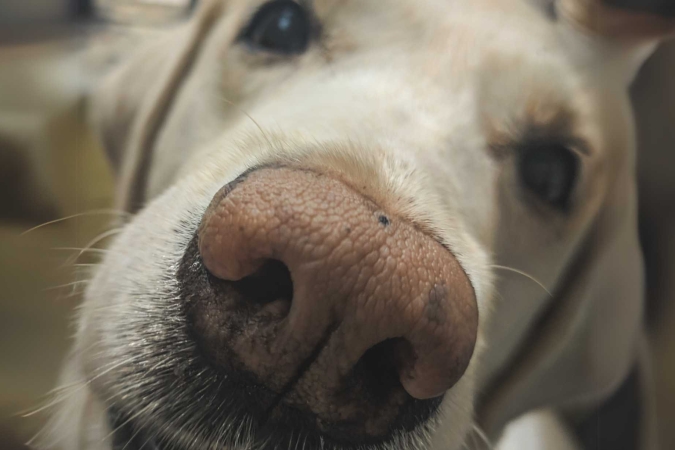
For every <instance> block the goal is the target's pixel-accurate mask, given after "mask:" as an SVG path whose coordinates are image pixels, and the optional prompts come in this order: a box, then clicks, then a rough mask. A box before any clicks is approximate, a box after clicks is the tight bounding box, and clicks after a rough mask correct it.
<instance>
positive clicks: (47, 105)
mask: <svg viewBox="0 0 675 450" xmlns="http://www.w3.org/2000/svg"><path fill="white" fill-rule="evenodd" d="M83 51H84V47H83V46H82V42H81V36H80V35H79V33H78V34H76V35H75V36H73V37H69V38H65V39H63V38H62V39H60V40H58V41H56V42H48V43H40V44H30V45H19V46H15V45H14V46H11V47H6V46H0V286H1V287H2V289H1V290H0V358H1V359H0V360H1V361H2V363H0V449H1V450H14V449H19V448H24V447H23V445H22V444H23V443H24V442H26V441H27V440H28V439H29V438H30V437H31V436H32V435H33V434H34V433H35V431H36V429H37V428H38V426H39V425H40V424H41V423H42V421H43V420H44V416H43V415H36V416H31V417H27V418H24V417H22V413H23V412H25V411H27V410H29V409H35V408H36V407H38V406H40V405H41V404H42V403H43V402H44V401H45V400H46V399H47V397H46V394H47V393H48V392H49V391H50V390H51V389H52V388H53V387H55V385H56V378H57V374H58V370H59V367H60V364H61V361H62V359H63V356H64V354H65V352H66V350H67V347H68V345H69V340H70V339H69V337H70V335H71V334H72V331H73V329H72V326H71V320H72V315H73V310H74V307H75V306H76V304H77V302H78V300H79V299H78V295H77V294H78V293H79V292H80V290H81V288H82V287H83V285H84V284H83V283H82V282H79V281H77V280H83V279H85V278H86V275H85V274H84V271H85V270H86V269H88V266H84V265H83V266H76V264H91V263H93V262H95V258H92V257H91V256H90V255H87V254H84V255H83V256H82V257H80V258H77V259H75V258H74V256H77V253H78V251H76V250H72V249H76V248H82V247H84V246H85V245H86V244H87V243H88V242H89V241H90V240H91V239H92V238H93V237H94V236H95V235H97V234H98V233H100V232H101V231H102V230H104V229H106V228H107V226H108V223H109V220H110V218H111V217H110V216H109V215H87V216H82V217H77V218H73V219H68V220H64V221H62V222H58V223H54V224H51V225H47V226H44V227H42V228H39V229H36V230H34V231H30V232H28V233H26V234H22V233H24V232H25V231H26V230H28V229H30V228H32V227H34V226H36V225H38V224H40V223H43V222H46V221H49V220H54V219H57V218H63V217H67V216H71V215H75V214H78V213H81V212H85V211H90V210H99V209H101V208H107V207H109V205H110V198H111V196H110V192H111V187H112V179H111V175H110V173H109V170H108V167H107V164H106V161H105V159H104V157H103V154H102V152H101V150H100V148H99V147H98V146H97V143H96V140H95V139H93V137H92V136H91V135H90V133H89V132H88V130H87V128H86V126H85V124H84V121H83V102H82V96H83V94H84V92H85V91H86V89H87V85H88V82H87V80H86V78H87V76H88V75H87V73H86V70H85V65H86V64H85V60H84V59H83V56H84V53H83ZM69 249H70V250H69ZM73 281H75V283H74V284H69V283H72V282H73ZM59 286H63V287H59Z"/></svg>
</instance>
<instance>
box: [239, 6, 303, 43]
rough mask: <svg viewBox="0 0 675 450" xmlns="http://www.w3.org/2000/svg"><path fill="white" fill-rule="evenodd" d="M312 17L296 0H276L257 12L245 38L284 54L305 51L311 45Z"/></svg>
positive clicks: (246, 31) (245, 33) (249, 41)
mask: <svg viewBox="0 0 675 450" xmlns="http://www.w3.org/2000/svg"><path fill="white" fill-rule="evenodd" d="M310 34H311V25H310V20H309V17H308V15H307V13H306V12H305V10H304V9H303V8H302V7H301V6H300V5H298V4H297V3H295V2H292V1H286V0H273V1H271V2H268V3H266V4H264V5H263V6H262V7H261V8H260V9H259V10H258V12H257V13H256V14H255V16H254V17H253V19H252V20H251V23H250V24H249V25H248V27H247V29H246V30H245V32H244V34H243V39H244V40H245V41H247V42H248V43H250V44H252V45H253V46H255V47H258V48H261V49H264V50H267V51H271V52H275V53H283V54H297V53H302V52H304V51H305V50H306V49H307V46H308V45H309V40H310Z"/></svg>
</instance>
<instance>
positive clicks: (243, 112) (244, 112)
mask: <svg viewBox="0 0 675 450" xmlns="http://www.w3.org/2000/svg"><path fill="white" fill-rule="evenodd" d="M222 100H223V101H224V102H225V103H227V104H228V105H230V106H232V107H233V108H235V109H237V110H238V111H239V112H240V113H242V114H243V115H245V116H246V117H247V118H248V119H249V120H250V121H251V122H253V124H254V125H255V126H256V128H258V130H259V131H260V133H261V134H262V136H263V138H265V140H266V141H267V144H268V145H269V146H270V148H271V149H273V148H274V145H273V144H272V140H271V139H270V137H269V136H268V135H267V132H265V130H264V129H263V127H262V126H260V124H259V123H258V122H257V121H256V120H255V119H254V118H253V116H251V115H250V114H249V113H248V112H246V111H245V110H244V109H242V108H241V107H240V106H239V105H237V104H236V103H234V102H232V101H231V100H228V99H226V98H225V97H223V98H222Z"/></svg>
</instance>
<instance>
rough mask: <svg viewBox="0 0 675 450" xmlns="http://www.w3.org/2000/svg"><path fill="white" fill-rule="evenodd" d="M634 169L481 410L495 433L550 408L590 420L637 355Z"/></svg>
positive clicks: (639, 288)
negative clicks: (588, 415)
mask: <svg viewBox="0 0 675 450" xmlns="http://www.w3.org/2000/svg"><path fill="white" fill-rule="evenodd" d="M629 173H630V170H625V171H624V176H622V177H619V178H618V179H617V180H616V181H615V182H614V183H613V185H610V186H608V191H607V192H608V193H609V195H610V198H608V199H607V201H606V203H605V205H604V206H603V209H602V210H601V212H600V214H599V215H598V216H597V218H596V220H595V222H594V223H593V225H592V226H591V229H590V230H589V233H588V234H587V235H586V238H585V240H584V242H583V243H582V244H581V245H580V246H579V247H578V249H579V250H578V254H577V255H575V257H574V258H573V260H572V262H571V263H570V264H569V266H568V271H567V272H566V273H565V275H564V276H563V277H562V278H561V279H560V281H559V284H558V288H557V291H556V292H554V293H553V295H554V298H552V299H551V301H550V303H549V304H550V307H549V310H548V311H547V312H546V314H545V315H544V317H543V318H542V319H541V321H540V322H539V323H538V324H537V325H536V327H535V328H534V329H533V331H532V332H531V334H530V336H529V337H528V339H527V341H526V344H525V346H524V348H523V349H521V352H520V353H519V354H518V355H517V356H516V358H515V359H514V360H513V361H512V363H511V366H510V368H509V369H508V370H507V371H506V373H505V374H504V375H503V377H502V378H501V379H500V380H498V381H497V382H496V383H495V384H494V385H493V386H492V387H491V388H489V389H488V390H487V392H485V399H486V400H485V403H484V404H483V405H482V407H479V414H480V416H481V417H482V420H483V423H482V425H483V426H484V428H485V430H486V432H487V433H488V434H490V435H492V436H495V435H497V434H498V433H499V431H500V430H501V429H502V428H503V427H504V426H505V425H506V424H507V423H508V422H509V421H510V420H512V419H514V418H516V417H518V416H520V415H521V414H523V413H525V412H527V411H531V410H535V409H538V408H543V407H553V408H556V409H558V410H559V411H563V412H566V413H569V414H570V415H573V416H574V415H576V416H577V417H581V416H583V414H586V413H587V412H589V411H591V410H593V409H594V408H596V407H597V406H598V405H599V404H600V403H602V402H603V401H604V400H606V398H607V397H608V396H609V395H611V394H612V393H613V392H614V390H616V389H617V388H618V387H619V385H620V384H621V382H622V381H623V380H624V379H625V377H626V376H627V375H628V374H629V372H630V370H631V368H632V367H633V365H634V364H635V362H636V360H637V357H638V344H639V342H640V339H641V338H642V332H643V331H642V330H643V324H642V317H643V311H642V303H643V265H642V255H641V252H640V247H639V242H638V231H637V205H636V195H637V194H636V185H635V182H634V180H633V178H632V176H631V175H629Z"/></svg>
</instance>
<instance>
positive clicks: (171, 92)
mask: <svg viewBox="0 0 675 450" xmlns="http://www.w3.org/2000/svg"><path fill="white" fill-rule="evenodd" d="M664 5H665V6H664ZM674 30H675V21H673V19H672V8H671V7H670V5H669V4H665V2H663V5H658V4H657V2H652V3H648V4H642V3H640V4H638V2H633V4H631V2H628V1H618V0H613V1H609V0H608V1H606V2H601V1H600V0H556V1H554V2H546V1H543V0H542V1H527V0H499V1H497V0H470V1H469V0H457V1H443V0H427V1H423V2H418V1H415V2H413V1H410V0H386V1H379V0H378V1H375V0H340V1H338V0H314V1H309V0H307V1H298V2H292V1H287V0H271V1H270V0H267V1H266V0H209V1H204V2H202V3H201V4H200V5H199V6H198V8H197V10H196V11H195V13H194V15H193V17H192V18H191V19H190V21H189V23H187V24H186V25H185V26H184V27H182V28H181V29H180V30H174V31H172V32H170V33H167V35H166V36H165V37H164V38H162V39H160V40H158V41H157V42H153V43H152V44H151V45H149V46H148V47H147V48H144V49H142V50H140V51H139V52H138V53H137V54H136V55H135V56H134V57H132V58H130V60H129V61H128V62H127V63H125V64H124V65H123V67H121V68H119V69H118V70H116V71H115V73H113V74H111V76H110V77H109V78H108V80H107V81H106V82H105V83H104V84H103V85H102V86H101V89H100V91H99V92H98V93H97V94H96V95H95V96H94V97H93V100H92V105H91V106H92V120H93V121H94V123H95V126H96V127H97V129H98V130H99V132H100V135H101V139H102V142H103V144H104V146H105V147H106V150H107V151H108V154H109V157H110V160H111V162H112V164H113V165H114V167H115V168H116V171H117V178H118V188H119V189H118V192H117V199H118V202H119V203H118V205H119V207H120V209H123V210H125V211H128V212H130V213H132V218H131V219H130V220H129V221H128V222H127V223H125V224H123V226H122V228H121V232H120V234H119V235H118V236H117V237H116V238H115V240H114V242H113V243H112V245H111V246H110V248H109V250H107V251H106V256H105V257H104V258H103V260H102V262H101V263H100V264H99V265H98V266H97V267H96V269H95V270H94V272H93V274H92V279H91V282H90V283H89V285H88V288H87V290H86V294H85V299H84V302H83V304H82V307H81V309H80V311H79V316H78V322H77V323H78V325H77V333H76V340H75V344H74V349H73V351H72V354H71V355H70V356H69V358H68V360H67V362H66V365H65V369H64V373H63V376H62V382H63V384H64V385H65V386H67V387H66V388H64V395H63V396H64V398H63V401H60V402H59V406H58V411H57V412H56V413H55V415H54V418H53V420H52V422H51V424H50V426H49V427H48V428H47V429H46V430H45V432H44V433H43V435H42V437H41V438H42V439H41V442H42V447H44V448H54V449H62V450H74V449H83V450H84V449H87V450H122V449H128V450H141V449H148V450H149V449H177V450H196V449H200V450H201V449H249V448H250V449H276V448H291V447H294V448H298V447H300V448H303V449H305V448H321V449H330V450H342V449H357V448H358V449H366V450H375V449H448V450H454V449H460V448H476V449H479V448H491V447H492V444H491V442H494V443H496V442H498V441H499V439H500V437H501V436H502V435H503V434H504V429H505V427H506V426H507V424H509V423H510V422H511V421H513V420H514V419H517V418H519V417H522V416H523V415H524V414H526V413H529V412H532V411H535V413H534V416H531V417H532V419H531V420H530V421H529V422H527V424H526V425H524V426H523V427H521V429H520V431H519V430H517V429H516V430H512V432H507V433H506V434H505V435H504V437H503V439H502V441H501V443H499V444H497V445H498V447H497V448H504V449H505V448H540V449H563V448H565V449H568V448H570V449H571V448H579V447H577V445H578V443H577V442H576V441H575V438H574V436H573V435H572V433H571V431H570V428H569V426H568V424H569V423H570V421H572V422H573V421H574V420H576V419H577V418H581V417H584V416H585V415H588V414H589V413H590V412H591V411H593V410H594V409H596V408H597V407H598V406H599V405H601V404H602V403H603V402H604V401H605V400H606V399H607V398H608V397H609V396H610V395H611V394H612V393H613V392H614V391H616V390H617V389H618V387H619V386H620V385H621V384H622V383H623V382H624V380H626V379H628V378H629V375H630V374H631V373H637V374H638V379H639V380H640V381H639V383H638V384H640V385H641V386H643V387H645V386H647V385H648V361H647V360H646V358H645V357H644V354H645V352H644V339H643V325H642V297H643V276H642V257H641V253H640V248H639V244H638V234H637V223H636V182H635V174H634V172H635V159H636V149H635V132H634V127H633V119H632V113H631V109H630V104H629V100H628V96H627V88H628V86H629V85H630V83H631V81H632V80H633V78H634V77H635V75H636V73H637V71H638V69H639V68H640V66H641V64H642V63H643V62H644V61H645V59H646V58H647V57H648V56H649V55H650V54H651V53H652V51H653V50H654V48H655V47H656V45H657V44H658V42H659V41H660V40H662V39H664V38H665V37H667V36H668V35H669V34H671V33H672V32H673V31H674ZM647 391H648V389H647V390H644V392H643V395H644V396H645V398H647V397H648V392H647ZM536 411H539V412H538V413H537V412H536ZM644 434H648V433H644ZM535 442H536V443H535ZM642 442H643V446H642V447H641V448H649V446H650V445H653V444H649V443H648V439H647V438H646V437H643V441H642ZM533 443H535V444H533ZM528 445H530V447H527V446H528ZM533 445H534V447H533Z"/></svg>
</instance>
